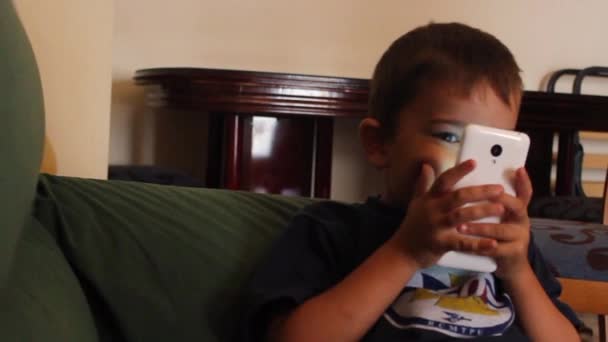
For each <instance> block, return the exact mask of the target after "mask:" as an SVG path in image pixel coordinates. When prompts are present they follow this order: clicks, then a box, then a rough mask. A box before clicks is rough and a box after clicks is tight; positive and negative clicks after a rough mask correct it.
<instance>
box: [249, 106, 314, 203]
mask: <svg viewBox="0 0 608 342" xmlns="http://www.w3.org/2000/svg"><path fill="white" fill-rule="evenodd" d="M243 121H244V125H243V131H242V132H243V139H242V141H243V150H242V151H243V162H242V163H241V184H240V185H241V186H240V188H241V189H242V190H248V191H255V192H264V193H273V194H284V195H293V196H310V195H311V180H312V179H311V170H312V158H313V146H314V144H313V139H314V128H315V122H314V121H315V120H314V119H313V118H307V117H290V118H276V117H268V116H247V117H245V119H244V120H243Z"/></svg>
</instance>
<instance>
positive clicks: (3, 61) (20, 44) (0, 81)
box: [0, 0, 44, 289]
mask: <svg viewBox="0 0 608 342" xmlns="http://www.w3.org/2000/svg"><path fill="white" fill-rule="evenodd" d="M0 120H1V121H0V159H1V160H0V289H1V288H2V287H4V285H5V282H6V278H7V274H8V272H9V268H10V266H11V263H12V260H13V256H14V253H15V250H16V246H17V241H18V239H19V236H20V233H21V230H22V229H23V226H24V224H25V223H26V222H27V220H28V216H29V214H30V211H31V207H32V200H33V198H34V192H35V191H34V190H35V186H36V181H37V179H38V170H39V167H40V160H41V157H42V146H43V145H42V144H43V136H44V110H43V103H42V89H41V84H40V78H39V75H38V69H37V66H36V61H35V59H34V55H33V52H32V48H31V46H30V43H29V41H28V39H27V36H26V35H25V32H24V30H23V27H22V26H21V23H20V21H19V18H18V17H17V14H16V12H15V9H14V8H13V5H12V2H11V1H10V0H1V1H0Z"/></svg>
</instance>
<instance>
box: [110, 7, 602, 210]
mask: <svg viewBox="0 0 608 342" xmlns="http://www.w3.org/2000/svg"><path fill="white" fill-rule="evenodd" d="M115 6H116V15H115V40H114V61H113V82H114V91H113V100H114V101H113V111H112V128H111V130H112V138H111V153H110V161H111V162H115V163H129V162H134V161H143V162H146V161H150V153H149V152H146V153H147V157H145V158H144V157H141V154H146V153H144V152H142V149H141V146H140V147H137V146H133V145H134V142H135V139H133V133H132V132H138V129H137V127H138V126H140V125H141V121H140V120H141V119H142V118H145V117H146V115H145V114H144V110H142V108H141V103H142V100H141V99H142V94H141V90H140V89H137V88H136V87H134V86H133V85H132V83H131V80H130V79H131V77H132V76H133V73H134V71H135V70H136V69H140V68H148V67H161V66H162V67H167V66H193V67H212V68H232V69H249V70H262V71H278V72H294V73H305V74H321V75H335V76H349V77H366V78H367V77H370V75H371V73H372V70H373V67H374V65H375V63H376V61H377V59H378V58H379V56H380V55H381V54H382V52H383V51H384V50H385V49H386V48H387V46H388V45H389V44H390V43H391V42H392V41H393V40H394V39H395V38H397V37H398V36H400V35H401V34H403V33H404V32H406V31H408V30H410V29H412V28H414V27H416V26H419V25H422V24H426V23H428V22H429V21H431V20H433V21H437V22H443V21H460V22H464V23H467V24H470V25H473V26H477V27H479V28H481V29H483V30H486V31H488V32H490V33H492V34H494V35H496V36H497V37H499V38H500V39H501V40H502V41H503V42H504V43H505V44H506V45H507V46H509V47H510V48H511V50H512V51H513V53H514V54H515V56H516V58H517V60H518V62H519V64H520V67H521V68H522V69H523V78H524V83H525V86H526V88H527V89H530V90H536V89H540V88H541V87H542V86H543V80H544V78H545V76H546V75H547V74H548V73H550V72H551V71H554V70H556V69H559V68H564V67H583V66H588V65H597V64H600V65H601V64H604V65H606V64H608V44H606V43H605V37H604V35H605V32H606V29H607V25H606V23H605V18H604V17H605V13H608V1H605V0H585V1H578V0H568V1H556V0H535V1H529V0H514V1H486V0H459V1H441V0H426V1H403V0H385V1H380V2H379V1H368V0H334V1H322V0H309V1H298V2H296V1H283V0H258V1H236V0H223V1H219V0H217V1H211V0H180V1H175V2H172V3H170V4H169V3H168V2H166V1H161V0H117V1H116V4H115ZM592 83H593V82H592ZM564 84H565V83H564ZM355 128H356V123H354V122H352V121H341V122H338V123H337V125H336V142H335V146H334V170H333V176H334V177H333V188H332V196H333V197H334V198H336V199H347V200H353V199H360V198H361V197H363V196H364V195H365V193H367V192H368V191H369V187H368V185H367V184H366V179H369V175H370V173H373V172H372V171H371V170H369V169H367V168H366V167H365V164H364V162H363V161H362V160H361V158H359V157H358V156H356V155H355V154H356V153H358V151H356V149H355V148H354V147H353V146H352V145H350V146H349V144H352V140H353V139H357V137H356V135H355V134H353V131H354V130H355ZM137 135H139V136H141V135H142V134H141V133H138V134H137ZM144 135H145V134H144ZM144 150H145V148H144ZM138 151H139V152H138ZM344 151H352V152H351V153H352V154H344V153H343V152H344ZM351 170H354V171H351ZM338 175H339V177H338ZM371 188H372V189H375V188H376V187H375V186H371Z"/></svg>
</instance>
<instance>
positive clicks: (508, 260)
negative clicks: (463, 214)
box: [459, 168, 532, 280]
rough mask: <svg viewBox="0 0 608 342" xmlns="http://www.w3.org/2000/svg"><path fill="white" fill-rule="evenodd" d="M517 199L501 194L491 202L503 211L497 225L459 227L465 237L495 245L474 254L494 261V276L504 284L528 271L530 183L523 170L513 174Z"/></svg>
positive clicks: (478, 224)
mask: <svg viewBox="0 0 608 342" xmlns="http://www.w3.org/2000/svg"><path fill="white" fill-rule="evenodd" d="M514 186H515V192H516V197H513V196H510V195H508V194H504V193H503V194H502V195H500V196H498V197H496V198H495V199H494V202H495V203H498V204H501V205H503V206H504V208H505V214H504V215H503V216H502V223H500V224H491V223H488V224H485V223H470V224H467V225H463V226H460V227H459V231H460V232H462V233H466V234H472V235H477V236H482V237H485V238H489V239H495V240H496V241H497V242H498V245H497V246H496V248H494V249H489V250H485V251H481V252H479V253H476V254H480V255H486V256H489V257H492V258H494V259H495V260H496V264H497V270H496V275H497V276H499V277H500V278H502V279H503V280H512V279H513V278H515V277H516V276H517V275H519V274H521V271H522V270H525V269H526V268H527V267H530V264H529V262H528V244H529V243H530V218H529V217H528V210H527V208H528V204H529V203H530V199H531V198H532V183H531V182H530V178H529V177H528V174H527V172H526V170H525V169H524V168H520V169H518V170H517V172H516V173H515V184H514Z"/></svg>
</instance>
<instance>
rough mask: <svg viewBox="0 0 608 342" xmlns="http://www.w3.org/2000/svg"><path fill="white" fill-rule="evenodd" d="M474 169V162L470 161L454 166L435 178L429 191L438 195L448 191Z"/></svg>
mask: <svg viewBox="0 0 608 342" xmlns="http://www.w3.org/2000/svg"><path fill="white" fill-rule="evenodd" d="M474 168H475V161H473V160H472V159H469V160H467V161H465V162H463V163H460V164H458V165H456V166H454V167H453V168H451V169H449V170H447V171H446V172H444V173H443V174H441V176H439V177H438V178H437V180H436V181H435V183H434V184H433V186H432V187H431V190H430V191H431V192H433V193H438V194H441V193H444V192H447V191H450V190H451V189H452V188H453V187H454V185H455V184H456V183H458V181H459V180H461V179H462V177H464V176H466V175H467V174H468V173H469V172H471V171H473V169H474Z"/></svg>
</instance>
